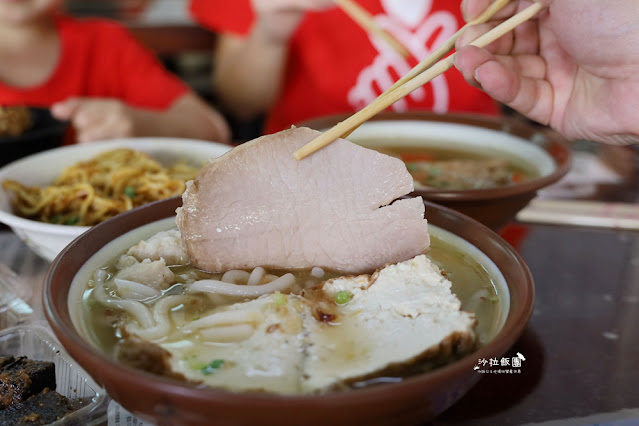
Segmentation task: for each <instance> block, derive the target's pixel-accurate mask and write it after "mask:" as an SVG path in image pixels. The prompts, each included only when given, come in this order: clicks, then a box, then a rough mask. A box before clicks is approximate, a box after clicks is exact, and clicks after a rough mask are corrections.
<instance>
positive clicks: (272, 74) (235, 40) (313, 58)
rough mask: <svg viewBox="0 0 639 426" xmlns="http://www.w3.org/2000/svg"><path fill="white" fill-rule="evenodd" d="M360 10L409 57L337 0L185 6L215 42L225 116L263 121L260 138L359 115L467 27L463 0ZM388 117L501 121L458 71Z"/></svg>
mask: <svg viewBox="0 0 639 426" xmlns="http://www.w3.org/2000/svg"><path fill="white" fill-rule="evenodd" d="M357 3H358V4H359V5H360V6H362V7H363V8H364V9H365V10H366V11H367V12H368V13H370V14H371V15H372V16H373V19H374V21H375V22H376V23H377V24H378V25H379V26H380V27H381V28H383V29H384V30H385V31H386V32H387V33H390V34H391V35H392V36H393V37H394V38H395V39H396V40H398V41H399V42H400V43H401V44H403V45H404V46H405V47H406V49H407V50H408V51H409V53H410V55H409V56H408V57H403V56H402V55H401V54H399V53H398V52H397V51H395V50H394V49H393V48H392V47H391V46H390V44H388V43H387V42H386V41H385V40H383V39H381V38H379V37H378V36H376V35H373V34H371V33H368V32H366V31H365V30H364V29H362V28H361V27H360V26H359V25H358V24H357V23H355V21H354V20H353V19H352V18H350V17H349V16H348V15H347V14H346V13H345V12H344V11H343V10H341V9H340V8H338V7H336V5H335V3H334V2H333V0H235V1H233V2H227V1H222V0H191V3H190V11H191V14H192V15H193V17H194V19H195V20H196V21H197V22H199V23H200V24H201V25H203V26H205V27H207V28H209V29H211V30H212V31H215V32H217V33H219V34H220V36H219V40H218V43H217V46H216V49H215V51H214V59H213V62H214V67H213V84H214V89H215V90H216V93H217V96H218V97H219V102H220V103H221V104H222V105H224V107H225V110H226V111H227V112H228V113H229V114H230V115H231V116H233V117H236V118H239V119H241V120H252V119H255V118H256V117H259V116H260V115H262V114H265V115H266V116H265V127H264V133H272V132H275V131H279V130H282V129H285V128H288V127H290V126H291V125H292V124H297V123H300V122H303V121H305V120H308V119H312V118H317V117H321V116H325V115H331V114H338V113H352V112H355V111H358V110H359V109H361V108H363V107H364V106H366V105H367V104H369V103H370V102H372V101H373V100H374V99H375V98H376V97H377V96H378V95H380V94H381V93H382V92H383V91H384V90H386V89H387V88H388V87H390V86H391V85H392V84H393V83H394V82H395V81H396V80H397V79H398V78H400V77H401V76H402V75H404V74H405V73H406V72H408V71H409V70H410V68H412V67H413V66H414V65H415V64H416V63H417V62H419V61H420V60H422V59H424V58H425V57H426V56H428V55H429V54H430V53H431V52H432V51H433V50H435V49H436V48H437V47H438V46H439V45H440V44H442V43H443V42H444V41H445V40H446V39H448V38H449V37H450V36H452V35H453V34H454V33H455V32H456V31H457V30H458V29H459V28H460V27H461V26H463V25H464V21H463V19H462V16H461V12H460V1H451V0H358V1H357ZM391 109H392V110H395V111H408V110H413V111H414V110H426V111H434V112H437V113H442V114H443V113H452V112H468V113H479V114H490V115H496V114H499V113H500V108H499V106H498V104H497V103H496V102H494V101H493V100H492V99H491V98H490V97H489V96H487V95H486V94H484V93H482V92H481V91H479V90H477V89H476V88H474V87H470V86H469V85H468V84H466V82H465V81H464V79H463V77H462V76H461V74H460V73H459V72H458V71H457V70H452V71H449V72H447V73H445V74H444V75H442V76H440V77H438V78H436V79H434V80H433V81H432V82H430V83H429V84H427V85H425V86H424V87H422V88H420V89H418V90H416V91H414V92H413V93H412V94H410V95H409V96H407V97H406V98H404V99H402V100H400V101H398V102H397V103H395V104H394V105H393V106H392V107H391Z"/></svg>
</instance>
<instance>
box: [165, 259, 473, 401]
mask: <svg viewBox="0 0 639 426" xmlns="http://www.w3.org/2000/svg"><path fill="white" fill-rule="evenodd" d="M340 291H344V292H348V294H350V295H351V299H350V301H348V302H347V303H345V304H342V305H339V304H337V303H336V302H335V300H336V299H335V298H336V295H337V294H338V292H340ZM460 307H461V303H460V301H459V299H458V298H457V297H456V296H455V295H454V294H453V293H452V292H451V283H450V281H449V280H448V279H446V278H445V277H444V276H443V275H442V274H441V273H440V270H439V269H438V268H437V266H436V265H434V264H433V263H432V262H431V261H430V260H429V259H428V258H427V257H426V256H424V255H419V256H417V257H415V258H413V259H410V260H408V261H405V262H401V263H398V264H394V265H389V266H386V267H385V268H383V269H381V270H380V271H378V272H376V273H375V274H373V275H372V276H369V275H360V276H356V277H341V278H336V279H333V280H329V281H326V282H324V283H322V284H320V285H318V286H316V287H315V288H313V289H311V290H308V291H306V292H304V294H303V296H294V295H281V294H270V295H266V296H262V297H260V298H258V299H256V300H252V301H249V302H241V303H236V304H234V305H232V306H230V307H228V308H222V309H220V310H219V311H216V312H214V313H213V314H212V315H214V316H215V315H218V316H217V317H213V316H207V318H206V319H201V320H198V321H208V323H207V324H208V325H207V327H208V329H209V330H211V329H216V328H217V330H219V331H221V332H223V331H224V330H225V328H224V327H226V326H228V324H226V323H225V320H223V318H231V319H233V318H235V319H234V320H233V321H231V320H229V321H228V323H229V324H231V323H232V324H234V326H238V325H239V326H241V327H239V328H235V329H233V330H235V331H234V336H235V337H234V338H233V339H232V340H233V341H226V340H225V339H224V338H223V336H224V333H222V334H221V335H220V336H222V337H220V338H219V339H218V341H215V339H213V340H214V341H208V342H205V340H206V339H205V338H203V333H204V331H202V330H205V329H207V327H202V328H197V324H196V325H195V326H192V327H195V329H194V330H192V331H190V334H191V336H190V337H189V338H187V339H184V340H180V341H177V342H175V341H174V342H171V343H166V342H165V343H160V346H162V347H163V348H164V349H166V350H167V351H169V352H170V353H171V355H172V357H171V358H172V360H173V361H172V363H173V369H174V370H175V372H177V373H180V374H182V375H184V376H185V377H186V378H188V379H190V380H193V381H201V382H203V383H206V384H207V385H209V386H214V387H222V388H226V389H229V390H232V391H267V392H274V393H279V394H298V393H305V394H313V393H320V392H323V391H326V390H328V389H331V388H336V387H340V386H342V385H343V384H348V383H350V382H353V381H356V380H362V379H366V378H368V377H370V376H374V375H377V374H379V373H384V372H390V371H392V372H397V371H401V370H402V368H405V367H407V366H410V365H412V364H414V363H415V362H417V361H419V360H422V359H423V360H429V359H433V358H437V359H439V358H442V357H444V358H449V357H450V356H453V355H457V354H459V355H461V354H464V353H468V352H470V351H472V350H473V349H474V348H475V344H476V341H477V339H476V334H475V331H474V328H475V324H476V319H475V316H474V314H471V313H467V312H463V311H461V310H460ZM237 318H240V319H239V320H238V319H237ZM212 322H214V323H215V326H214V327H210V324H211V323H212ZM194 323H195V322H194ZM185 327H189V325H188V324H187V325H186V326H185ZM213 333H214V334H215V333H217V331H213ZM231 334H233V333H231ZM209 337H210V336H209ZM214 360H223V361H224V363H223V365H222V366H221V367H220V368H218V369H216V370H215V371H214V372H211V373H210V374H203V373H202V371H201V368H199V366H202V365H206V364H207V363H210V362H211V361H214Z"/></svg>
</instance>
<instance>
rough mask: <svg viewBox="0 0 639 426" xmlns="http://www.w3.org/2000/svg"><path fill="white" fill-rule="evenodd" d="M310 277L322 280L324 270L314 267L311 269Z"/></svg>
mask: <svg viewBox="0 0 639 426" xmlns="http://www.w3.org/2000/svg"><path fill="white" fill-rule="evenodd" d="M311 275H312V276H314V277H315V278H322V277H323V276H324V269H322V268H320V267H319V266H314V267H313V269H311Z"/></svg>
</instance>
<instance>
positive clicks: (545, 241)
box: [0, 174, 639, 426]
mask: <svg viewBox="0 0 639 426" xmlns="http://www.w3.org/2000/svg"><path fill="white" fill-rule="evenodd" d="M632 176H633V177H632V180H633V182H634V183H636V182H637V178H636V174H632ZM636 188H637V185H636V184H632V185H629V186H627V187H626V190H624V191H621V192H619V191H618V192H616V193H615V192H614V191H613V192H610V191H608V192H606V194H608V195H609V194H611V193H615V197H619V195H620V194H622V195H623V198H626V201H627V200H628V199H629V198H632V199H636V198H637V197H636V194H637V190H636ZM608 201H610V200H608ZM613 201H614V200H613ZM512 228H514V229H515V230H516V231H517V232H515V235H516V236H517V238H516V239H515V240H512V241H511V242H512V243H513V245H514V246H515V248H516V249H517V250H518V251H519V252H520V253H521V255H522V257H523V258H524V260H525V261H526V263H527V264H528V266H529V268H530V270H531V272H532V275H533V277H534V280H535V285H536V299H535V308H534V312H533V314H532V317H531V319H530V322H529V324H528V326H527V328H526V330H525V332H524V333H523V335H522V337H521V338H520V339H519V341H518V342H517V343H516V344H515V345H514V347H513V348H512V349H511V351H510V352H509V353H508V354H507V355H506V356H507V357H513V356H516V354H517V353H518V352H519V353H521V354H522V355H523V356H524V357H525V361H523V362H522V366H521V374H516V375H515V374H485V373H484V374H482V378H481V379H480V381H479V383H478V384H477V385H476V386H475V387H473V388H472V389H471V390H470V391H469V393H467V394H466V395H465V396H464V397H463V398H462V399H461V400H460V401H459V402H458V403H456V404H455V405H454V406H453V407H451V408H450V409H449V410H448V411H446V412H444V413H443V414H442V415H440V416H439V417H438V418H437V419H436V420H434V421H433V422H431V423H430V425H429V426H449V425H476V426H482V425H486V426H488V425H491V426H493V425H522V424H529V423H534V424H538V423H542V424H544V425H546V424H547V425H571V424H574V425H592V424H608V425H615V426H621V425H636V424H639V392H638V391H637V385H639V369H637V368H636V364H635V362H636V360H637V359H639V333H638V332H637V324H639V231H635V230H624V229H611V228H592V227H578V226H568V225H548V224H540V223H528V224H522V223H515V224H514V227H513V226H511V229H512ZM0 263H4V264H6V265H7V266H9V267H10V268H11V269H12V270H14V271H15V272H16V273H18V275H19V276H20V277H21V278H22V279H23V280H24V281H25V282H26V283H28V284H29V285H30V286H31V287H32V288H33V296H32V298H31V299H30V304H31V305H32V306H33V307H34V318H35V319H36V320H37V319H44V316H43V313H42V302H41V286H42V282H43V278H44V276H45V274H46V269H47V267H48V266H49V263H48V262H47V261H45V260H43V259H41V258H39V257H38V256H37V255H36V254H35V253H34V252H32V251H31V250H30V249H29V248H28V247H27V246H26V245H25V244H24V243H23V242H22V241H21V240H20V239H19V238H18V237H17V236H16V235H14V234H13V233H12V232H11V231H9V230H7V229H5V230H2V231H0ZM478 374H480V373H478Z"/></svg>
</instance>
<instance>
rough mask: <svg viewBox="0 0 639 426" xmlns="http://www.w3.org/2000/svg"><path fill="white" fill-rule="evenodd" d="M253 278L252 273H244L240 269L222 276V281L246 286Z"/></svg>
mask: <svg viewBox="0 0 639 426" xmlns="http://www.w3.org/2000/svg"><path fill="white" fill-rule="evenodd" d="M250 276H251V274H250V273H248V272H246V271H242V270H240V269H232V270H230V271H227V272H225V273H224V275H222V279H221V281H224V282H227V283H233V284H246V282H247V281H248V280H249V277H250Z"/></svg>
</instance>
